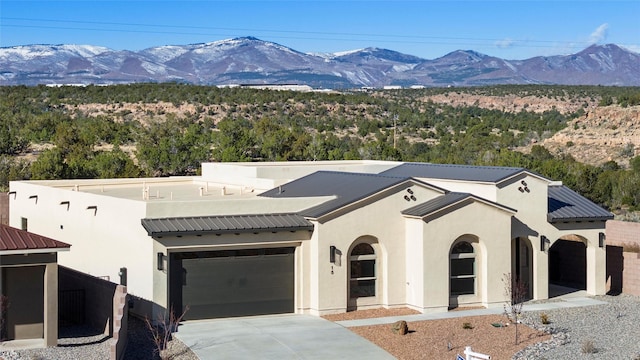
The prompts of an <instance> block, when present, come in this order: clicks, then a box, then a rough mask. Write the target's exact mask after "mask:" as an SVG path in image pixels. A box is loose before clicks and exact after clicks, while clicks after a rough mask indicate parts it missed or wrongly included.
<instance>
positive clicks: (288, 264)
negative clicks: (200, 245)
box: [170, 248, 294, 320]
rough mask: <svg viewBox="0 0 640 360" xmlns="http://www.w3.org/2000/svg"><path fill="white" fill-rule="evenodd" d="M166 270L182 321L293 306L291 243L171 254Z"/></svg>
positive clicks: (282, 310)
mask: <svg viewBox="0 0 640 360" xmlns="http://www.w3.org/2000/svg"><path fill="white" fill-rule="evenodd" d="M170 274H171V275H170V297H171V303H172V304H173V307H174V309H183V310H184V309H185V308H186V306H188V307H189V310H188V311H187V313H186V315H185V320H193V319H208V318H219V317H232V316H248V315H264V314H281V313H292V312H293V311H294V248H267V249H246V250H224V251H207V252H188V253H173V254H171V260H170Z"/></svg>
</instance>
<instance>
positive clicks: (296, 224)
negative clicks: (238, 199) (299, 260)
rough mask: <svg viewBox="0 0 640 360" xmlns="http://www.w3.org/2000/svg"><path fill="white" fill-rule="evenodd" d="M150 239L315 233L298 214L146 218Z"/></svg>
mask: <svg viewBox="0 0 640 360" xmlns="http://www.w3.org/2000/svg"><path fill="white" fill-rule="evenodd" d="M142 226H143V227H144V228H145V230H147V233H148V234H149V236H176V235H199V234H225V233H246V232H266V231H270V232H273V231H297V230H313V224H312V223H311V222H309V221H308V220H306V219H305V218H304V217H302V216H300V215H298V214H255V215H225V216H194V217H175V218H161V219H142Z"/></svg>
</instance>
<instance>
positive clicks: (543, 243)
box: [540, 235, 551, 251]
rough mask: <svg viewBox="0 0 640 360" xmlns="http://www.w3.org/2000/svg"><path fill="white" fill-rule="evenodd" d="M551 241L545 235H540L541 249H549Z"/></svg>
mask: <svg viewBox="0 0 640 360" xmlns="http://www.w3.org/2000/svg"><path fill="white" fill-rule="evenodd" d="M550 244H551V241H550V240H549V239H548V238H547V237H546V236H544V235H542V236H540V251H546V250H549V245H550Z"/></svg>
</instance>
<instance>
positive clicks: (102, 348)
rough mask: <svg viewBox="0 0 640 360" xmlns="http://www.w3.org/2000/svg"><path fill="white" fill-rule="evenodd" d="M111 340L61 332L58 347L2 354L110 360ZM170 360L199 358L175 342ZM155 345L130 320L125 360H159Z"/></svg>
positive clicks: (23, 358)
mask: <svg viewBox="0 0 640 360" xmlns="http://www.w3.org/2000/svg"><path fill="white" fill-rule="evenodd" d="M109 340H110V338H109V337H107V336H104V335H103V334H97V332H96V331H95V330H93V329H91V328H89V327H85V326H78V327H70V328H62V329H60V339H59V340H58V346H57V347H49V348H44V349H29V350H18V351H6V352H0V359H4V360H67V359H68V360H79V359H82V360H108V359H109ZM167 351H168V357H169V358H170V359H181V360H198V357H197V356H196V355H195V354H194V353H193V352H192V351H191V350H190V349H189V348H188V347H187V346H185V345H184V344H183V343H182V342H181V341H180V340H178V339H173V340H172V341H171V342H170V343H169V346H168V350H167ZM159 358H160V357H159V356H158V353H157V351H156V350H155V344H154V343H153V341H152V340H151V337H150V333H149V330H148V329H147V327H146V325H145V323H144V321H142V320H140V319H138V318H136V317H134V316H130V317H129V321H128V344H127V348H126V351H125V355H124V359H152V360H153V359H159Z"/></svg>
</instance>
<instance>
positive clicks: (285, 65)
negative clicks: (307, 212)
mask: <svg viewBox="0 0 640 360" xmlns="http://www.w3.org/2000/svg"><path fill="white" fill-rule="evenodd" d="M133 82H179V83H190V84H202V85H236V84H253V85H258V84H298V85H309V86H311V87H313V88H330V89H345V88H358V87H383V86H402V87H409V86H427V87H428V86H479V85H494V84H556V85H604V86H640V54H638V53H635V52H632V51H629V50H626V49H624V48H622V47H620V46H617V45H614V44H607V45H592V46H589V47H588V48H586V49H584V50H582V51H580V52H578V53H575V54H571V55H557V56H538V57H533V58H530V59H526V60H505V59H501V58H498V57H493V56H488V55H485V54H481V53H478V52H475V51H471V50H457V51H454V52H451V53H449V54H446V55H445V56H442V57H440V58H437V59H433V60H428V59H423V58H420V57H416V56H412V55H407V54H403V53H400V52H396V51H392V50H388V49H380V48H366V49H360V50H354V51H348V52H341V53H334V54H316V53H313V54H310V53H302V52H299V51H296V50H294V49H291V48H288V47H286V46H283V45H280V44H277V43H273V42H269V41H263V40H260V39H257V38H254V37H242V38H235V39H229V40H221V41H214V42H210V43H203V44H192V45H171V46H159V47H152V48H148V49H144V50H141V51H129V50H112V49H109V48H106V47H99V46H91V45H23V46H14V47H3V48H0V85H38V84H122V83H133Z"/></svg>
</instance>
